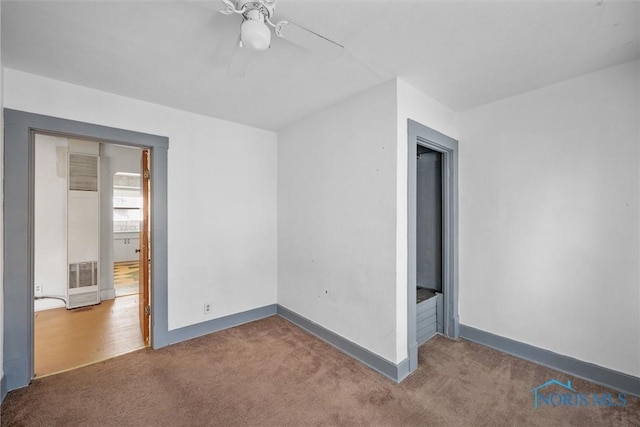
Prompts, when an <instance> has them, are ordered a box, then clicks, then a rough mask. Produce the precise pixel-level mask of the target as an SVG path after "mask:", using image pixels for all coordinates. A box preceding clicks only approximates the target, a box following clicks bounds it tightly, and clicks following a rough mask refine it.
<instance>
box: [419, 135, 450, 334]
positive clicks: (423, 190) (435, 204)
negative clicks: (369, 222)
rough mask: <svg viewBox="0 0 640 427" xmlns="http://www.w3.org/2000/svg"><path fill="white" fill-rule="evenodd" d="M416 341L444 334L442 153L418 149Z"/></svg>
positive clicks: (421, 147) (428, 149) (422, 147)
mask: <svg viewBox="0 0 640 427" xmlns="http://www.w3.org/2000/svg"><path fill="white" fill-rule="evenodd" d="M416 152H417V158H416V166H417V167H416V173H417V176H416V178H417V179H416V304H417V307H416V322H417V323H416V339H417V344H418V345H421V344H423V343H425V342H426V341H428V340H429V339H430V338H431V337H433V336H434V335H436V334H437V333H443V331H444V325H443V287H442V282H443V277H442V276H443V275H442V272H443V268H442V250H443V242H442V235H443V232H442V228H443V223H442V214H443V210H442V182H443V179H442V171H443V168H442V153H440V152H438V151H435V150H432V149H430V148H427V147H425V146H422V145H420V144H417V147H416Z"/></svg>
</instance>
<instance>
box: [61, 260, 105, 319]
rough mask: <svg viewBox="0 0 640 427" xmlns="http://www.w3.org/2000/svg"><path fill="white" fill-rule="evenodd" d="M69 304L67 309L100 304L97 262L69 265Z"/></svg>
mask: <svg viewBox="0 0 640 427" xmlns="http://www.w3.org/2000/svg"><path fill="white" fill-rule="evenodd" d="M68 292H69V302H68V306H67V308H77V307H83V306H85V305H92V304H98V303H99V302H100V290H99V288H98V261H88V262H77V263H73V264H69V290H68Z"/></svg>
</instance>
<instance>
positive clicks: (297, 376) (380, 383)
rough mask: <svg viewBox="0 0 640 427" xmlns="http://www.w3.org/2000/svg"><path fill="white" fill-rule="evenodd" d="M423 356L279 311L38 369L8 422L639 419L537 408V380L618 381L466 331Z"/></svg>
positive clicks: (13, 399)
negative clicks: (400, 373)
mask: <svg viewBox="0 0 640 427" xmlns="http://www.w3.org/2000/svg"><path fill="white" fill-rule="evenodd" d="M420 363H421V365H420V368H419V369H418V370H417V371H416V372H415V373H414V374H413V375H412V376H411V377H409V378H408V379H406V380H405V381H404V382H403V383H401V384H399V385H398V384H395V383H393V382H391V381H390V380H388V379H387V378H385V377H383V376H381V375H379V374H378V373H376V372H374V371H372V370H370V369H368V368H367V367H365V366H363V365H362V364H360V363H358V362H356V361H354V360H353V359H351V358H350V357H348V356H346V355H344V354H342V353H341V352H339V351H337V350H335V349H334V348H333V347H331V346H329V345H328V344H326V343H324V342H322V341H320V340H318V339H316V338H315V337H313V336H311V335H309V334H307V333H306V332H304V331H303V330H301V329H299V328H297V327H296V326H294V325H292V324H290V323H289V322H287V321H286V320H284V319H282V318H279V317H270V318H268V319H264V320H261V321H257V322H253V323H250V324H247V325H243V326H240V327H237V328H233V329H229V330H226V331H223V332H219V333H216V334H211V335H208V336H205V337H202V338H198V339H194V340H191V341H188V342H184V343H181V344H177V345H174V346H171V347H168V348H164V349H160V350H155V351H154V350H148V349H147V350H140V351H137V352H134V353H130V354H128V355H125V356H122V357H118V358H115V359H111V360H108V361H106V362H101V363H98V364H95V365H92V366H88V367H85V368H81V369H77V370H75V371H70V372H66V373H63V374H59V375H54V376H50V377H46V378H42V379H40V380H36V381H34V383H33V384H32V385H31V386H30V387H28V388H25V389H22V390H17V391H13V392H10V393H9V395H8V396H7V398H6V400H5V402H4V403H3V405H2V425H3V426H10V425H17V426H44V425H68V426H125V425H126V426H129V425H130V426H198V425H219V426H234V425H250V426H302V425H344V426H352V425H374V426H401V425H414V426H430V425H445V426H446V425H449V426H496V425H510V426H537V425H539V426H550V425H553V426H558V425H562V426H564V425H575V426H587V425H594V426H609V425H619V426H634V425H635V426H638V425H640V400H639V399H637V398H633V397H628V404H627V406H625V407H561V406H558V407H555V408H554V407H543V408H539V409H534V407H533V395H532V394H531V393H530V392H529V390H531V389H533V388H534V387H536V386H538V385H540V384H542V383H544V382H546V381H548V380H550V379H552V378H555V379H557V380H558V381H562V382H566V380H567V379H570V380H571V381H572V386H573V387H574V388H575V389H576V390H578V391H579V392H582V393H605V392H613V391H611V390H607V389H605V388H603V387H599V386H597V385H595V384H591V383H588V382H585V381H582V380H579V379H575V378H571V377H568V376H566V375H563V374H560V373H558V372H555V371H552V370H550V369H546V368H543V367H540V366H537V365H535V364H532V363H529V362H526V361H523V360H520V359H517V358H514V357H511V356H508V355H505V354H502V353H499V352H497V351H494V350H491V349H488V348H485V347H482V346H479V345H476V344H473V343H470V342H467V341H457V342H455V341H451V340H448V339H446V338H442V337H436V338H434V339H432V340H431V341H429V342H428V343H427V344H425V345H424V346H422V347H421V348H420ZM554 387H557V386H554ZM558 391H561V390H558ZM614 394H616V393H615V392H614Z"/></svg>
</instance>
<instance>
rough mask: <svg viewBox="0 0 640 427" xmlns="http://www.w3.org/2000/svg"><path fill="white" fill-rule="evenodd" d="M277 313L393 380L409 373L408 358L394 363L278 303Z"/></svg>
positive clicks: (396, 380) (397, 379) (399, 379)
mask: <svg viewBox="0 0 640 427" xmlns="http://www.w3.org/2000/svg"><path fill="white" fill-rule="evenodd" d="M278 315H279V316H281V317H282V318H284V319H286V320H288V321H289V322H291V323H293V324H294V325H296V326H298V327H299V328H302V329H304V330H305V331H307V332H309V333H310V334H312V335H315V336H316V337H318V338H320V339H321V340H323V341H325V342H327V343H329V344H331V345H332V346H334V347H335V348H337V349H338V350H340V351H342V352H343V353H346V354H348V355H349V356H351V357H353V358H354V359H356V360H358V361H360V362H361V363H363V364H365V365H367V366H368V367H370V368H371V369H373V370H375V371H378V372H379V373H381V374H382V375H384V376H386V377H387V378H390V379H392V380H393V381H395V382H400V381H402V380H403V379H404V378H405V377H406V376H407V375H409V359H408V358H407V359H405V360H403V361H402V362H400V363H399V364H397V365H396V364H394V363H392V362H390V361H388V360H386V359H384V358H382V357H380V356H378V355H377V354H374V353H372V352H370V351H369V350H367V349H366V348H363V347H360V346H359V345H358V344H355V343H353V342H351V341H349V340H347V339H346V338H343V337H341V336H340V335H338V334H336V333H334V332H331V331H330V330H328V329H326V328H324V327H322V326H320V325H318V324H317V323H315V322H313V321H311V320H309V319H306V318H304V317H302V316H300V315H299V314H297V313H294V312H293V311H291V310H289V309H288V308H286V307H283V306H281V305H280V304H278Z"/></svg>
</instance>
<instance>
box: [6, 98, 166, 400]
mask: <svg viewBox="0 0 640 427" xmlns="http://www.w3.org/2000/svg"><path fill="white" fill-rule="evenodd" d="M4 124H5V128H4V131H5V141H4V143H5V145H4V148H5V152H4V189H5V191H4V217H3V219H4V227H3V229H4V236H3V248H4V251H3V256H4V270H3V278H4V298H5V310H4V327H5V331H4V332H5V336H4V347H3V355H4V359H3V362H4V372H5V379H6V383H5V384H6V390H14V389H17V388H20V387H24V386H26V385H28V384H29V383H30V382H31V380H32V379H33V378H34V363H33V362H34V344H33V337H34V328H33V325H34V307H33V299H34V271H33V256H34V253H33V252H34V240H33V238H34V233H33V229H34V206H33V205H34V139H35V134H36V133H42V134H49V135H59V136H65V137H71V138H79V139H85V140H93V141H103V142H109V143H114V144H119V145H125V146H129V147H138V148H144V147H149V149H150V150H149V158H150V161H151V164H152V165H153V167H154V168H153V180H154V186H153V188H152V189H150V194H151V203H152V215H153V216H152V217H151V218H150V225H149V228H150V230H151V232H152V234H153V239H154V240H153V246H152V247H151V248H150V254H151V257H150V258H152V259H153V261H154V269H153V272H152V276H151V278H150V280H151V282H152V283H153V290H152V294H151V295H150V298H151V304H150V309H149V312H150V316H151V319H152V321H151V325H150V339H151V346H152V347H153V348H160V347H164V346H166V345H168V343H169V331H168V313H167V151H168V138H166V137H161V136H155V135H150V134H144V133H139V132H133V131H127V130H122V129H116V128H110V127H106V126H100V125H94V124H89V123H82V122H77V121H72V120H66V119H60V118H56V117H50V116H44V115H39V114H33V113H27V112H22V111H17V110H10V109H5V110H4Z"/></svg>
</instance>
